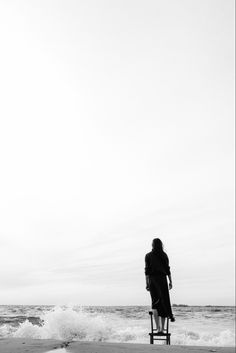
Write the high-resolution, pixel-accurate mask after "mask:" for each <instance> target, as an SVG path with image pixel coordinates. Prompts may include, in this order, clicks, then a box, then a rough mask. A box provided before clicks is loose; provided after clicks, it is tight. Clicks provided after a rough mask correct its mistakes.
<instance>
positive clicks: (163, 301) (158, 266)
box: [145, 238, 175, 334]
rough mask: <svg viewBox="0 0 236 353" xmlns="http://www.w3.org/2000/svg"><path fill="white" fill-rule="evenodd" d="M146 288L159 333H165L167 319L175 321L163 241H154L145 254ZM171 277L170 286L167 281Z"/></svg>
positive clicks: (169, 274) (157, 239) (168, 268)
mask: <svg viewBox="0 0 236 353" xmlns="http://www.w3.org/2000/svg"><path fill="white" fill-rule="evenodd" d="M145 275H146V289H147V290H148V291H150V294H151V299H152V309H153V315H154V319H155V322H156V326H157V332H158V333H159V334H163V333H164V327H165V319H166V318H167V317H168V318H170V320H171V321H175V318H174V316H173V314H172V309H171V304H170V295H169V289H172V279H171V273H170V266H169V259H168V256H167V254H166V253H165V252H164V250H163V244H162V241H161V240H160V239H159V238H155V239H153V241H152V251H151V252H149V253H148V254H146V256H145ZM167 277H168V279H169V288H168V283H167Z"/></svg>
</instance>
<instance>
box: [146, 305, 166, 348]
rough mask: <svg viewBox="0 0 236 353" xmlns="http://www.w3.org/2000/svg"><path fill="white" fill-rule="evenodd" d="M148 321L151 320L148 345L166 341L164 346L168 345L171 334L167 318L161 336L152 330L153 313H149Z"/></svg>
mask: <svg viewBox="0 0 236 353" xmlns="http://www.w3.org/2000/svg"><path fill="white" fill-rule="evenodd" d="M149 315H150V319H151V332H150V333H149V336H150V344H154V340H155V341H166V344H168V345H170V336H171V333H169V318H168V317H167V319H166V328H165V329H164V333H163V334H161V335H160V334H157V332H155V331H157V329H154V328H153V312H152V311H149Z"/></svg>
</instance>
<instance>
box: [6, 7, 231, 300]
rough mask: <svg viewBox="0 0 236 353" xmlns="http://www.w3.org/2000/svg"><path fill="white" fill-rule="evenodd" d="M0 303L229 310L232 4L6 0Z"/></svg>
mask: <svg viewBox="0 0 236 353" xmlns="http://www.w3.org/2000/svg"><path fill="white" fill-rule="evenodd" d="M0 36H1V56H0V76H1V80H0V94H1V105H0V121H1V123H0V124H1V127H0V154H1V157H0V158H1V159H0V167H1V173H0V217H1V221H0V286H1V291H0V303H1V304H58V305H60V304H82V305H132V304H133V305H139V304H140V305H149V304H150V295H149V293H148V292H147V291H146V290H145V277H144V256H145V254H146V253H147V252H149V251H150V250H151V242H152V239H153V238H154V237H160V238H161V239H162V240H163V243H164V245H165V249H166V251H167V253H168V255H169V258H170V266H171V271H172V276H173V287H174V288H173V289H172V291H171V300H172V303H176V304H189V305H198V304H199V305H207V304H209V305H233V304H234V1H233V0H194V1H193V0H178V1H176V0H153V1H152V0H145V1H144V0H142V1H140V0H126V1H123V0H119V1H116V0H114V1H108V0H107V1H104V0H100V1H96V0H77V1H76V0H62V1H57V0H40V1H38V0H35V1H32V0H21V1H14V0H10V1H9V0H1V3H0Z"/></svg>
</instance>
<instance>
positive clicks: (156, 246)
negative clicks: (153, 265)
mask: <svg viewBox="0 0 236 353" xmlns="http://www.w3.org/2000/svg"><path fill="white" fill-rule="evenodd" d="M152 250H153V251H154V252H155V253H159V254H163V253H164V249H163V243H162V241H161V239H159V238H155V239H153V241H152Z"/></svg>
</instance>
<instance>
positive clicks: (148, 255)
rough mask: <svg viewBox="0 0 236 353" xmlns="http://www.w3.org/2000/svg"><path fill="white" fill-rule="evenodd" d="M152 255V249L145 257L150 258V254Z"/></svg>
mask: <svg viewBox="0 0 236 353" xmlns="http://www.w3.org/2000/svg"><path fill="white" fill-rule="evenodd" d="M151 255H152V251H149V252H148V253H147V254H146V255H145V258H146V259H147V258H149V257H150V256H151Z"/></svg>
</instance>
